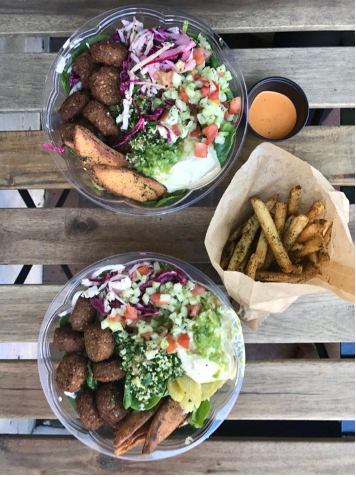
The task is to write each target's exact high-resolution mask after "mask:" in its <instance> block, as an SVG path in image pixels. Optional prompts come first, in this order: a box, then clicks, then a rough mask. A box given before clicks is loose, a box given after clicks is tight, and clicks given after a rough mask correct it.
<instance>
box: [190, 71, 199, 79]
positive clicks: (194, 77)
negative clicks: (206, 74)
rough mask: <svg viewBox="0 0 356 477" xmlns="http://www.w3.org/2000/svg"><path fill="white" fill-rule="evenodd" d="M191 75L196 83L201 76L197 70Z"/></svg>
mask: <svg viewBox="0 0 356 477" xmlns="http://www.w3.org/2000/svg"><path fill="white" fill-rule="evenodd" d="M190 74H191V75H192V77H193V80H194V81H196V80H197V79H198V78H199V74H198V73H197V72H196V71H195V70H192V71H191V72H190Z"/></svg>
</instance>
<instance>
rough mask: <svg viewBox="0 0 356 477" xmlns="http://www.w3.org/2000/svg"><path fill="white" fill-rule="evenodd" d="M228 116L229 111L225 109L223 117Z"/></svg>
mask: <svg viewBox="0 0 356 477" xmlns="http://www.w3.org/2000/svg"><path fill="white" fill-rule="evenodd" d="M228 117H229V111H228V110H226V111H225V113H224V119H227V118H228Z"/></svg>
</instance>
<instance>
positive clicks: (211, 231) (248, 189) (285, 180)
mask: <svg viewBox="0 0 356 477" xmlns="http://www.w3.org/2000/svg"><path fill="white" fill-rule="evenodd" d="M296 185H301V186H302V188H303V192H302V195H301V198H300V211H301V213H306V212H307V211H308V210H309V207H310V206H311V204H312V203H313V202H314V201H315V200H320V201H321V202H322V203H323V204H324V206H325V213H324V218H326V219H329V220H333V221H334V225H333V228H332V237H331V242H330V244H329V254H330V259H331V260H330V262H323V268H322V274H321V275H317V276H316V277H315V278H313V279H312V280H310V281H309V282H307V283H306V284H288V283H262V282H255V281H254V280H252V279H251V278H250V277H247V276H246V275H244V274H242V273H240V272H231V271H224V270H223V269H222V268H221V267H220V258H221V253H222V250H223V247H224V245H225V243H226V240H227V238H228V237H229V235H230V232H231V231H232V230H233V229H234V228H236V226H237V225H239V224H241V223H243V222H244V221H245V220H246V219H248V218H249V217H251V215H252V214H253V209H252V206H251V204H250V201H249V199H250V198H251V197H252V196H258V197H260V198H261V199H262V200H267V199H268V198H270V197H271V196H272V195H274V194H277V193H279V194H280V198H279V200H280V201H282V200H283V201H286V200H287V199H288V194H289V191H290V189H291V188H292V187H293V186H296ZM348 221H349V202H348V200H347V199H346V197H345V195H344V194H343V193H342V192H338V191H335V190H334V188H333V187H332V185H331V184H330V183H329V182H328V181H327V180H326V179H325V177H324V176H323V175H322V174H321V173H320V172H319V171H317V170H316V169H314V168H313V167H312V166H310V165H309V164H308V163H307V162H304V161H302V160H301V159H298V158H297V157H295V156H293V155H292V154H290V153H288V152H286V151H284V150H283V149H280V148H279V147H277V146H274V145H272V144H270V143H263V144H261V145H260V146H258V147H257V148H256V149H255V150H254V151H253V152H252V154H251V155H250V157H249V160H248V161H247V162H246V163H245V164H244V165H243V166H242V167H241V169H240V170H239V171H238V172H237V173H236V174H235V176H234V178H233V179H232V181H231V183H230V185H229V187H228V188H227V189H226V191H225V193H224V195H223V197H222V198H221V200H220V203H219V205H218V207H217V209H216V211H215V214H214V216H213V218H212V220H211V222H210V225H209V228H208V231H207V234H206V237H205V247H206V249H207V252H208V255H209V258H210V260H211V263H212V264H213V266H214V268H215V269H216V270H217V272H218V273H219V275H220V277H221V279H222V281H223V283H224V285H225V287H226V289H227V292H228V293H229V295H230V296H231V297H232V298H233V299H234V300H236V301H237V302H238V303H239V304H240V305H241V309H240V311H239V313H240V316H241V318H242V319H243V320H244V321H246V322H247V324H248V326H249V327H250V328H251V329H257V328H258V326H259V325H260V324H261V323H262V321H263V319H264V318H266V316H268V315H269V314H270V313H281V312H283V311H284V310H286V309H287V308H288V307H289V306H290V305H291V304H292V303H293V302H294V301H295V300H297V298H299V297H300V296H302V295H307V294H311V293H316V292H321V291H325V290H329V291H331V292H333V293H334V294H335V295H337V296H339V297H340V298H342V299H343V300H345V301H348V302H354V301H355V247H354V245H353V243H352V239H351V235H350V232H349V229H348V225H347V224H348Z"/></svg>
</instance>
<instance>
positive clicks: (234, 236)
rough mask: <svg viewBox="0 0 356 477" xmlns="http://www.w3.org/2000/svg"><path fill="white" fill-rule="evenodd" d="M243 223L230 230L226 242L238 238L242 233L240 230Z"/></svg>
mask: <svg viewBox="0 0 356 477" xmlns="http://www.w3.org/2000/svg"><path fill="white" fill-rule="evenodd" d="M244 225H245V224H243V225H239V227H237V229H236V230H235V231H234V232H232V234H231V235H230V237H229V238H228V239H227V241H228V242H236V240H238V239H239V238H240V237H241V235H242V231H243V228H244Z"/></svg>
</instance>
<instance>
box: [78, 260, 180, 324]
mask: <svg viewBox="0 0 356 477" xmlns="http://www.w3.org/2000/svg"><path fill="white" fill-rule="evenodd" d="M144 265H147V266H148V267H149V272H148V273H147V275H146V277H147V278H148V280H147V281H146V282H143V281H142V280H140V281H139V282H138V284H139V289H140V291H141V295H140V296H139V297H138V298H139V302H138V303H135V304H133V303H132V304H130V305H131V306H132V307H134V308H136V309H137V311H138V317H139V318H145V317H151V316H155V315H159V314H160V313H161V312H160V311H159V310H157V308H155V306H154V305H153V303H151V302H150V303H148V304H147V305H146V304H144V303H143V300H142V297H143V295H144V293H145V290H146V288H147V287H150V286H152V284H153V282H159V283H167V282H169V281H172V282H173V283H181V284H182V285H185V284H186V283H187V281H188V277H187V276H186V275H185V273H184V272H183V270H181V269H179V268H177V267H176V268H175V270H163V271H160V272H158V273H157V272H155V270H154V268H153V265H152V263H150V262H138V263H136V264H135V265H134V266H133V267H132V268H131V269H130V270H128V271H125V270H123V273H120V272H119V271H117V270H110V268H108V270H107V271H106V272H103V274H101V275H102V276H99V277H96V276H93V274H92V276H90V277H89V278H87V279H84V280H83V284H85V285H86V286H87V287H92V286H97V287H98V289H99V290H100V293H99V294H98V295H97V296H93V297H91V298H90V303H91V305H92V306H93V307H94V308H95V309H96V310H97V311H98V312H99V313H100V314H101V315H103V316H108V315H109V314H110V313H111V309H113V308H122V309H126V306H127V303H126V302H125V301H124V300H123V299H122V298H121V297H120V296H119V295H118V293H117V292H115V291H114V290H113V289H112V288H111V289H110V284H112V283H113V282H116V281H120V280H123V279H127V277H128V278H130V279H131V280H132V279H133V278H134V274H135V271H136V270H137V268H139V267H141V266H144ZM109 292H113V294H114V296H115V298H114V299H113V300H112V301H110V302H109V303H108V305H109V309H106V308H105V302H104V301H105V298H106V297H107V295H108V293H109Z"/></svg>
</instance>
